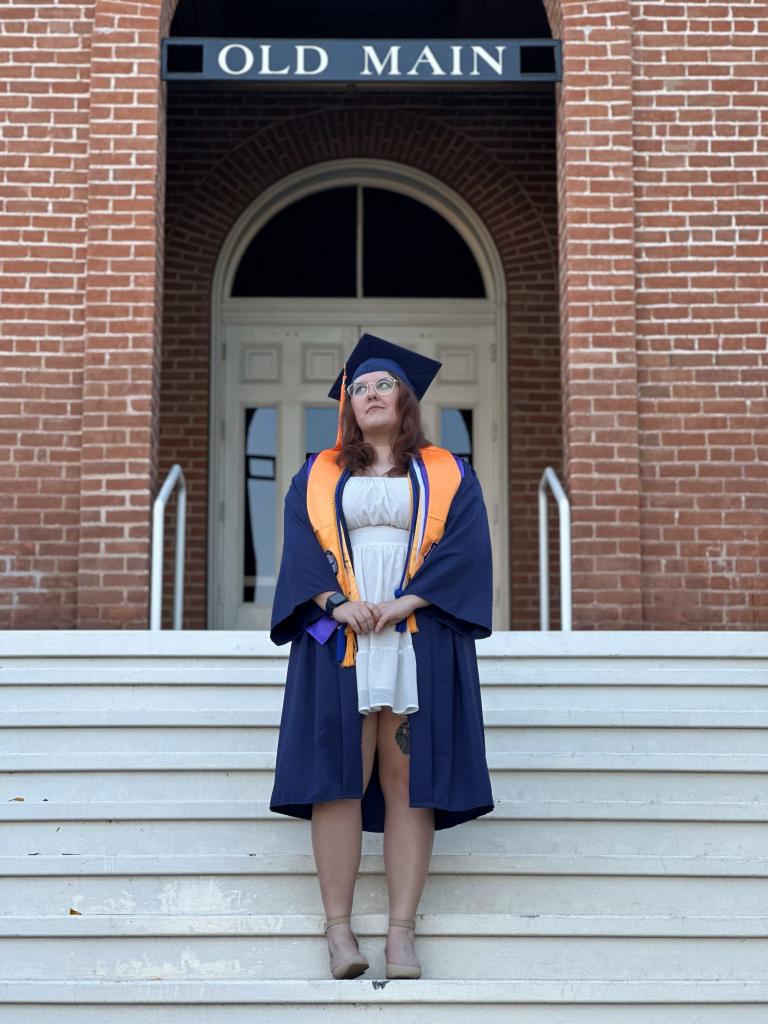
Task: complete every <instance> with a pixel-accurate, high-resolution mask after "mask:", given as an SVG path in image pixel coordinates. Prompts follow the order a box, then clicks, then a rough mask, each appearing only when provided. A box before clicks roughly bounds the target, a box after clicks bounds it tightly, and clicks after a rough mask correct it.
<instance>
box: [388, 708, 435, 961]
mask: <svg viewBox="0 0 768 1024" xmlns="http://www.w3.org/2000/svg"><path fill="white" fill-rule="evenodd" d="M376 742H377V748H378V754H379V776H380V780H381V788H382V791H383V793H384V800H385V802H386V816H385V820H384V869H385V871H386V873H387V889H388V891H389V914H390V917H399V918H412V917H414V916H415V914H416V911H417V909H418V906H419V900H420V899H421V894H422V891H423V889H424V883H425V881H426V878H427V872H428V870H429V862H430V859H431V857H432V844H433V840H434V835H435V816H434V811H433V810H432V808H431V807H411V806H410V803H409V791H408V788H409V782H408V780H409V772H410V736H409V731H408V716H407V715H396V714H394V712H393V711H392V710H391V709H390V708H382V710H381V711H380V712H379V728H378V734H377V739H376ZM385 956H386V959H387V960H388V961H390V962H392V963H400V964H418V962H419V961H418V958H417V957H416V954H415V952H414V948H413V931H412V930H410V929H408V928H403V927H399V926H395V925H393V926H391V927H390V928H389V931H388V933H387V944H386V950H385Z"/></svg>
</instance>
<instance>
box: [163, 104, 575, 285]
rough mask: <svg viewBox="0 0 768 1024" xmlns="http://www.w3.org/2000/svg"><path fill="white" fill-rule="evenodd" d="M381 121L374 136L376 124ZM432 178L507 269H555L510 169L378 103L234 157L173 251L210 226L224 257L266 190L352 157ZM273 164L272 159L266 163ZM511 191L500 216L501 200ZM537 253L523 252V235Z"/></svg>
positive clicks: (173, 232) (211, 181)
mask: <svg viewBox="0 0 768 1024" xmlns="http://www.w3.org/2000/svg"><path fill="white" fill-rule="evenodd" d="M371 115H374V116H375V118H376V122H377V124H376V129H375V131H371V121H370V117H371ZM383 155H386V157H387V159H388V160H392V161H394V162H397V163H402V164H405V165H407V166H409V167H413V168H416V169H417V170H421V171H424V172H426V173H428V174H430V175H432V177H434V178H436V179H438V180H440V181H443V182H444V183H445V184H446V185H448V186H449V187H451V188H452V189H454V191H456V192H458V193H459V194H460V195H461V196H462V197H463V198H464V199H465V200H466V202H468V203H469V205H470V206H472V207H473V209H474V210H475V211H476V213H477V214H478V215H479V216H480V217H481V218H482V220H483V221H484V222H485V224H486V226H487V227H488V229H489V231H490V232H491V234H492V235H493V237H494V241H495V242H496V244H497V246H498V248H499V252H500V254H501V256H502V259H503V260H504V263H505V266H507V265H508V266H509V267H510V269H511V270H514V267H515V266H518V265H519V264H520V261H521V260H522V258H523V256H525V259H526V260H527V259H530V257H531V252H532V251H534V252H538V251H539V249H540V255H539V257H538V258H536V257H534V258H535V259H536V266H537V267H539V266H540V267H541V269H542V271H543V270H544V269H548V270H549V271H550V272H551V271H552V269H553V266H554V262H555V249H556V243H555V240H554V239H553V238H552V237H551V234H550V232H549V231H548V229H547V226H546V225H545V223H544V221H543V220H542V218H541V216H540V214H539V211H538V209H537V207H536V205H535V204H534V203H533V202H532V200H531V198H530V197H529V196H528V195H527V193H526V192H525V190H524V189H523V187H522V186H521V185H520V183H519V182H517V181H516V180H515V178H514V176H513V175H511V174H510V172H509V169H508V168H507V167H505V166H504V164H502V163H501V162H500V161H499V160H497V159H496V158H495V157H494V156H493V155H492V154H491V153H489V152H488V151H487V150H485V149H483V148H481V147H480V146H478V145H477V143H475V142H474V141H473V140H472V139H469V138H466V137H465V136H462V134H461V133H460V132H457V131H454V130H450V129H447V128H445V127H444V126H442V125H441V124H439V123H438V122H436V121H434V120H432V119H429V118H426V117H421V116H418V115H415V114H412V113H410V112H408V113H405V114H402V113H398V114H396V115H395V114H390V115H388V117H386V118H385V117H384V116H383V115H382V113H381V111H380V110H379V109H378V108H377V106H376V104H375V103H371V105H370V107H369V108H362V109H361V108H358V109H357V110H355V111H349V112H347V114H346V116H345V117H344V120H343V123H342V122H341V121H340V119H339V111H338V110H335V109H334V110H328V109H324V108H322V107H320V108H318V109H317V110H315V111H313V112H311V113H308V114H304V115H302V116H301V117H296V118H292V119H286V120H283V121H281V122H280V123H279V124H276V125H274V126H272V127H270V128H267V129H265V130H264V131H262V132H259V133H258V134H255V135H253V136H252V137H251V138H249V139H248V140H247V141H245V142H244V143H242V144H241V145H239V146H238V147H237V148H235V149H234V150H232V151H231V152H230V153H228V154H227V157H226V158H225V159H224V160H222V161H220V162H219V163H217V164H216V165H215V167H214V168H213V169H212V170H211V171H210V172H209V173H208V175H207V176H206V177H205V178H204V179H203V180H202V182H201V183H200V184H199V186H198V187H197V188H196V189H195V191H194V192H193V193H192V194H191V195H190V196H189V197H188V198H187V200H186V201H185V203H184V205H183V206H182V207H181V208H180V209H179V211H178V213H177V214H176V215H175V216H174V218H173V221H172V222H170V221H169V224H168V232H167V245H168V248H169V249H170V248H172V247H173V248H175V247H177V246H184V245H185V244H193V245H195V247H196V248H197V247H198V246H199V245H200V235H201V232H200V231H199V228H200V227H201V226H202V225H208V226H209V227H210V234H209V235H208V237H207V239H206V241H205V243H204V247H203V248H202V249H200V250H199V251H200V253H201V255H202V253H203V252H208V253H210V252H213V253H214V254H216V255H217V254H218V251H219V249H220V247H221V244H222V243H223V241H224V239H225V238H226V237H227V235H228V234H229V231H230V230H231V228H232V225H233V223H234V222H235V221H236V220H237V218H238V217H239V215H240V213H241V212H242V210H243V208H244V207H245V206H247V205H248V204H249V203H250V201H251V200H252V199H253V198H254V197H255V196H257V195H258V194H259V193H260V192H262V191H263V190H264V189H266V188H268V187H269V186H270V185H273V184H274V183H275V182H277V181H279V180H280V179H281V178H284V177H286V176H287V175H288V174H292V173H294V172H295V171H297V170H300V169H301V168H303V167H308V166H310V165H311V164H314V163H321V162H324V161H326V160H335V159H343V158H345V157H374V158H376V157H381V156H383ZM265 158H266V159H265ZM500 190H503V191H504V196H505V204H506V205H505V206H504V207H503V208H502V209H500V208H499V205H498V203H497V202H496V201H495V196H496V195H497V194H498V192H499V191H500ZM523 228H525V230H526V231H527V232H529V235H528V237H529V238H530V240H531V241H530V248H528V247H527V246H526V247H525V251H523V249H522V248H521V244H522V243H521V232H522V229H523Z"/></svg>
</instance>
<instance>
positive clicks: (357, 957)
mask: <svg viewBox="0 0 768 1024" xmlns="http://www.w3.org/2000/svg"><path fill="white" fill-rule="evenodd" d="M335 924H349V914H344V915H343V916H342V917H329V918H328V920H327V921H326V922H325V933H326V934H327V932H328V929H329V928H333V926H334V925H335ZM355 941H357V939H355ZM331 964H333V955H331ZM370 966H371V965H370V964H369V963H368V961H367V959H366V958H365V956H364V955H363V954H362V953H361V952H360V951H359V950H358V952H357V953H353V954H352V956H348V957H347V959H346V960H342V962H341V963H340V964H337V965H336V966H335V967H333V966H332V967H331V976H332V977H334V978H335V979H336V980H337V981H341V980H342V979H344V978H358V977H359V976H360V975H361V974H363V973H364V972H365V971H367V970H368V968H369V967H370Z"/></svg>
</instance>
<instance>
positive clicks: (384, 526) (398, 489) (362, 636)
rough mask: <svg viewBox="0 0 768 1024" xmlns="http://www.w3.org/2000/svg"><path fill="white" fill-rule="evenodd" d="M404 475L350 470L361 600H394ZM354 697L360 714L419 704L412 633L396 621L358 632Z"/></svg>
mask: <svg viewBox="0 0 768 1024" xmlns="http://www.w3.org/2000/svg"><path fill="white" fill-rule="evenodd" d="M409 506H410V491H409V486H408V477H405V476H403V477H388V476H351V477H350V478H349V479H348V480H347V482H346V484H345V485H344V492H343V496H342V508H343V511H344V518H345V519H346V521H347V527H348V529H349V539H350V542H351V544H352V557H353V559H354V572H355V579H356V580H357V589H358V592H359V594H360V600H361V601H372V602H375V603H377V604H378V603H379V602H380V601H393V600H394V599H395V587H397V586H398V585H399V584H400V580H401V577H402V575H403V567H404V565H405V554H406V551H407V548H408V535H409V528H410V521H409V512H410V507H409ZM355 666H356V671H357V703H358V710H359V711H360V713H361V714H363V715H367V714H369V713H370V712H372V711H379V710H380V709H381V708H382V707H391V708H392V710H393V711H394V712H395V713H396V714H399V715H409V714H411V713H412V712H414V711H418V710H419V700H418V690H417V686H416V655H415V653H414V650H413V641H412V640H411V634H410V633H409V632H408V630H406V631H405V632H404V633H399V632H398V631H397V630H396V629H395V624H394V623H390V624H389V625H387V626H385V627H384V628H383V629H382V630H381V632H380V633H374V632H373V631H371V632H368V633H358V634H357V656H356V662H355Z"/></svg>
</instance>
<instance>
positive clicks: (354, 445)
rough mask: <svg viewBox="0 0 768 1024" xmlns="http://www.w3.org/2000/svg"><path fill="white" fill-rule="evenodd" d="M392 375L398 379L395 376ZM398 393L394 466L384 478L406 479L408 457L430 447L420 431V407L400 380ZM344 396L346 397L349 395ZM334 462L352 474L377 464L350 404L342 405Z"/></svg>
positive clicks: (393, 454)
mask: <svg viewBox="0 0 768 1024" xmlns="http://www.w3.org/2000/svg"><path fill="white" fill-rule="evenodd" d="M392 376H393V377H395V379H399V378H397V377H396V375H395V374H394V373H393V374H392ZM397 392H398V394H397V398H396V400H395V409H396V411H397V413H398V414H399V423H398V425H397V427H396V428H395V433H394V437H393V438H392V461H393V462H394V465H393V466H392V469H390V470H389V471H388V472H387V473H386V474H384V475H385V476H406V475H407V473H408V465H409V461H410V458H411V456H412V455H418V453H419V451H420V449H421V448H426V447H427V446H429V445H431V444H432V441H429V440H428V439H427V438H426V437H425V436H424V432H423V431H422V429H421V406H420V405H419V400H418V398H417V397H416V395H415V394H414V393H413V391H411V389H410V388H409V387H408V385H407V384H405V383H404V382H403V381H400V383H399V384H398V388H397ZM345 397H346V398H347V399H348V398H349V396H348V395H346V396H345ZM335 461H336V465H337V466H343V467H344V468H345V469H348V470H349V471H350V472H351V473H362V472H364V471H365V470H366V469H367V468H368V467H369V466H372V465H373V464H374V463H375V462H376V449H375V448H374V447H373V445H372V444H367V443H366V442H365V441H364V440H363V432H362V430H361V429H360V427H359V426H358V424H357V420H356V419H355V414H354V412H353V411H352V403H351V402H350V401H345V402H344V408H343V410H342V413H341V448H340V449H339V452H338V454H337V456H336V460H335Z"/></svg>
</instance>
